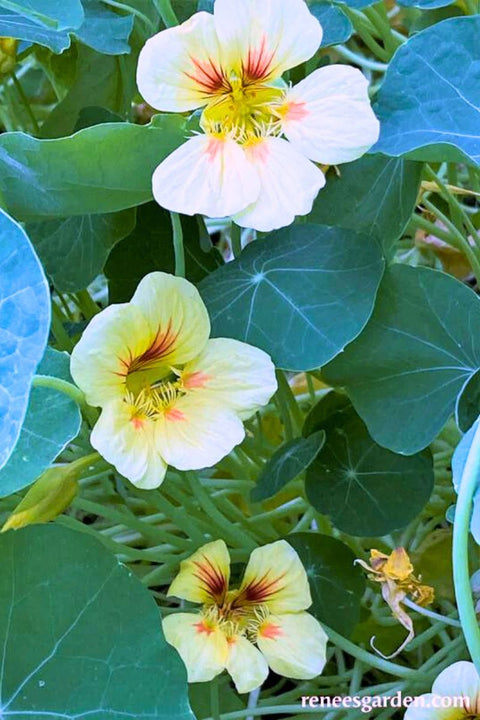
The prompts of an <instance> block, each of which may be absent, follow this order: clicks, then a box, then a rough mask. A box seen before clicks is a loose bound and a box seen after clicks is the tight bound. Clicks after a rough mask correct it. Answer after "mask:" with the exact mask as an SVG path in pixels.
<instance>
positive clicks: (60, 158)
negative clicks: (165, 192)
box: [0, 115, 186, 221]
mask: <svg viewBox="0 0 480 720" xmlns="http://www.w3.org/2000/svg"><path fill="white" fill-rule="evenodd" d="M185 122H186V121H185V119H184V118H183V117H181V116H178V115H168V116H167V115H159V116H157V117H156V118H155V120H154V121H153V122H152V123H150V125H144V126H140V125H133V124H130V123H107V124H104V125H98V126H96V127H92V128H86V129H85V130H81V131H80V132H78V133H76V134H75V135H73V136H71V137H67V138H61V139H59V140H37V139H36V138H33V137H30V136H29V135H25V134H24V133H17V132H15V133H4V134H3V135H0V192H1V193H2V194H3V198H4V201H5V203H6V204H7V207H8V209H9V210H10V212H11V213H12V214H13V215H15V217H17V218H19V219H21V220H23V221H27V220H40V219H52V218H59V217H66V216H67V215H90V214H92V213H93V214H95V213H110V212H115V211H117V210H123V209H124V208H129V207H134V206H136V205H139V204H141V203H144V202H147V201H148V200H151V198H152V190H151V185H152V174H153V171H154V170H155V168H156V167H157V165H159V164H160V163H161V162H162V160H164V159H165V157H166V156H167V155H169V154H170V153H171V152H173V150H175V149H176V148H177V147H178V146H179V145H181V144H182V143H183V142H184V140H185Z"/></svg>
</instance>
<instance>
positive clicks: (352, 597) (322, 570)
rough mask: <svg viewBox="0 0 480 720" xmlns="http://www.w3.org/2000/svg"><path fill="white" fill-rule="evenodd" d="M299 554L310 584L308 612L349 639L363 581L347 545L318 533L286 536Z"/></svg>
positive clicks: (361, 592) (355, 621)
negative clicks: (310, 602)
mask: <svg viewBox="0 0 480 720" xmlns="http://www.w3.org/2000/svg"><path fill="white" fill-rule="evenodd" d="M286 540H287V542H289V543H290V545H292V547H293V548H295V550H296V551H297V552H298V554H299V556H300V559H301V561H302V563H303V565H304V567H305V570H306V571H307V575H308V579H309V581H310V590H311V593H312V600H313V605H312V607H311V608H309V610H308V612H310V613H312V615H314V616H315V617H316V618H317V619H318V620H320V621H321V622H324V623H325V624H326V625H328V626H329V627H331V628H332V629H333V630H336V631H337V632H338V633H340V634H341V635H345V636H347V637H348V636H349V635H350V634H351V633H352V631H353V629H354V627H355V625H356V624H357V623H358V622H359V620H360V600H361V598H362V595H363V592H364V590H365V579H364V576H363V573H362V571H361V570H360V568H358V567H356V566H355V565H354V562H355V555H354V554H353V552H352V551H351V550H350V548H349V547H347V545H345V544H344V543H342V542H340V540H336V539H335V538H332V537H329V536H328V535H320V534H318V533H294V534H293V535H287V537H286Z"/></svg>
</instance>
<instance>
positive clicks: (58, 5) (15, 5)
mask: <svg viewBox="0 0 480 720" xmlns="http://www.w3.org/2000/svg"><path fill="white" fill-rule="evenodd" d="M0 8H6V9H7V10H13V12H17V13H20V15H24V16H25V17H28V18H31V19H32V20H35V22H38V23H40V24H42V25H46V26H47V27H51V28H56V29H57V30H66V29H67V28H78V27H80V25H81V24H82V22H83V18H84V12H83V7H82V3H81V2H80V0H0Z"/></svg>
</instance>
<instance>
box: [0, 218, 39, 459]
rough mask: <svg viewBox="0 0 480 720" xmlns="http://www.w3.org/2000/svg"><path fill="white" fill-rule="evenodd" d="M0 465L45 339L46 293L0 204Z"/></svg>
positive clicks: (16, 430) (34, 261)
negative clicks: (0, 208)
mask: <svg viewBox="0 0 480 720" xmlns="http://www.w3.org/2000/svg"><path fill="white" fill-rule="evenodd" d="M0 277H1V278H2V281H1V283H0V357H1V358H2V360H1V363H0V468H1V467H3V466H4V465H5V463H6V462H7V460H8V458H9V457H10V455H11V453H12V451H13V448H14V447H15V443H16V442H17V439H18V436H19V434H20V430H21V427H22V423H23V420H24V417H25V413H26V411H27V404H28V396H29V393H30V384H31V381H32V377H33V375H34V374H35V369H36V367H37V365H38V363H39V362H40V360H41V358H42V355H43V353H44V351H45V346H46V344H47V339H48V332H49V329H50V294H49V291H48V284H47V280H46V278H45V275H44V273H43V270H42V266H41V265H40V263H39V261H38V258H37V256H36V255H35V252H34V250H33V248H32V246H31V244H30V241H29V239H28V238H27V236H26V235H25V233H24V232H23V230H22V228H21V227H20V226H19V225H17V224H16V223H15V222H14V221H13V220H12V219H11V218H10V217H8V215H6V214H5V213H4V212H3V211H2V210H0Z"/></svg>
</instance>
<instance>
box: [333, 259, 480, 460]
mask: <svg viewBox="0 0 480 720" xmlns="http://www.w3.org/2000/svg"><path fill="white" fill-rule="evenodd" d="M479 367H480V301H479V299H478V297H477V296H476V295H475V293H474V292H472V290H470V288H468V287H466V286H465V285H463V284H462V283H461V282H459V281H458V280H455V279H454V278H453V277H451V276H449V275H446V274H445V273H441V272H437V271H436V270H430V269H428V268H412V267H406V266H403V265H394V266H392V267H391V268H389V269H388V270H387V272H386V273H385V277H384V280H383V282H382V284H381V286H380V290H379V292H378V297H377V303H376V306H375V311H374V313H373V315H372V318H371V319H370V322H369V323H368V325H367V327H366V328H365V330H364V332H363V333H362V334H361V336H360V337H359V338H358V339H357V340H355V341H354V342H353V343H352V344H351V345H350V346H349V347H348V348H347V349H346V351H345V352H344V353H342V355H340V356H339V357H337V358H335V360H334V361H333V362H332V363H330V364H329V365H328V366H327V367H325V368H324V369H323V376H324V377H325V379H326V381H327V382H329V383H331V384H332V385H339V386H340V385H343V386H345V387H346V388H347V391H348V395H349V397H350V399H351V400H352V402H353V404H354V406H355V408H356V410H357V412H358V413H359V414H360V416H361V417H362V418H363V420H364V421H365V423H366V424H367V427H368V429H369V432H370V434H371V436H372V438H373V439H374V440H375V441H376V442H378V443H379V444H380V445H383V446H384V447H387V448H389V449H390V450H393V451H394V452H400V453H404V454H406V455H409V454H413V453H416V452H417V451H418V450H421V449H423V448H425V447H427V445H429V444H430V443H431V442H432V440H433V439H434V438H435V437H436V436H437V434H438V433H439V432H440V430H441V429H442V427H443V426H444V424H445V423H446V421H447V420H448V418H449V416H450V415H451V414H452V412H453V411H454V408H455V401H456V398H457V396H458V394H459V393H460V392H461V391H462V389H463V387H464V385H465V383H466V381H467V380H468V379H469V378H470V377H471V376H472V375H473V374H474V373H475V372H476V371H477V370H478V369H479Z"/></svg>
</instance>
